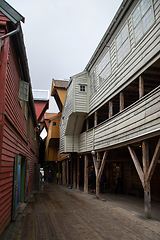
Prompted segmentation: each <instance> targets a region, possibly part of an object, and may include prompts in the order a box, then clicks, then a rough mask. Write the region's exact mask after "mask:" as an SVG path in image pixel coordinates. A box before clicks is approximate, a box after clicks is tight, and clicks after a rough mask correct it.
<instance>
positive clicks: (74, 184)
mask: <svg viewBox="0 0 160 240" xmlns="http://www.w3.org/2000/svg"><path fill="white" fill-rule="evenodd" d="M73 188H76V158H75V157H74V158H73Z"/></svg>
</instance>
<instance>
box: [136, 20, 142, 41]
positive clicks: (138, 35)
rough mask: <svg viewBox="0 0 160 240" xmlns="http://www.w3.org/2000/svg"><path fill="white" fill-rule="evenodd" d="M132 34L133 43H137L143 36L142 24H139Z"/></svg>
mask: <svg viewBox="0 0 160 240" xmlns="http://www.w3.org/2000/svg"><path fill="white" fill-rule="evenodd" d="M134 34H135V41H136V42H138V40H139V39H140V38H141V37H142V36H143V29H142V22H140V23H139V24H138V25H137V27H136V28H135V31H134Z"/></svg>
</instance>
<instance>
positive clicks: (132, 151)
mask: <svg viewBox="0 0 160 240" xmlns="http://www.w3.org/2000/svg"><path fill="white" fill-rule="evenodd" d="M128 150H129V152H130V155H131V157H132V160H133V162H134V165H135V168H136V170H137V172H138V175H139V178H140V180H141V183H142V186H143V187H144V174H143V171H142V168H141V165H140V163H139V161H138V158H137V156H136V153H135V151H134V149H133V148H132V147H131V146H128Z"/></svg>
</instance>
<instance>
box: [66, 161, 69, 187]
mask: <svg viewBox="0 0 160 240" xmlns="http://www.w3.org/2000/svg"><path fill="white" fill-rule="evenodd" d="M66 164H67V166H66V168H67V187H68V185H69V160H68V159H67V160H66Z"/></svg>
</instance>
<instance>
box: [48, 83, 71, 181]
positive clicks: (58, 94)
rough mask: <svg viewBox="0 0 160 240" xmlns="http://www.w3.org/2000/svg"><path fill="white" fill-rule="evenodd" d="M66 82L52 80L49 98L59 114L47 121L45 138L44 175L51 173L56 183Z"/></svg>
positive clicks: (60, 169) (60, 168)
mask: <svg viewBox="0 0 160 240" xmlns="http://www.w3.org/2000/svg"><path fill="white" fill-rule="evenodd" d="M67 84H68V81H63V80H55V79H53V80H52V87H51V96H52V97H54V99H55V101H56V103H57V106H58V109H59V113H57V114H54V116H52V117H50V119H49V126H48V134H47V138H46V151H45V161H46V162H47V163H48V164H47V168H46V175H47V176H48V171H52V179H54V181H55V182H56V179H57V177H56V174H57V172H59V176H60V174H61V172H62V163H61V156H60V154H59V124H60V120H61V116H62V110H63V106H64V102H65V97H66V92H67V90H66V86H67ZM59 183H60V179H59Z"/></svg>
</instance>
